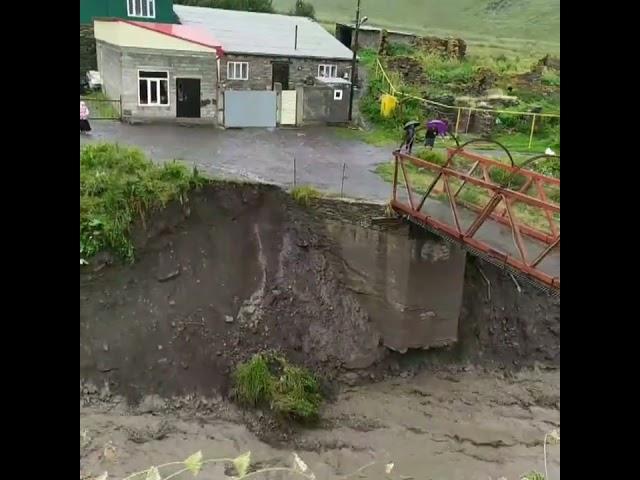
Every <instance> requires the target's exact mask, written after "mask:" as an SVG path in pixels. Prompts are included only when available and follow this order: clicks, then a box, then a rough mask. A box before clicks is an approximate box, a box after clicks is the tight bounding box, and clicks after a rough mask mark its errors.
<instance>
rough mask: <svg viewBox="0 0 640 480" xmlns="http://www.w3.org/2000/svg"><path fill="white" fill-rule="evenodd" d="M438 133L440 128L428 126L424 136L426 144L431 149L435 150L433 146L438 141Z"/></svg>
mask: <svg viewBox="0 0 640 480" xmlns="http://www.w3.org/2000/svg"><path fill="white" fill-rule="evenodd" d="M437 135H438V130H436V129H435V128H434V127H428V128H427V133H426V134H425V136H424V146H425V147H427V148H428V149H429V150H433V146H434V145H435V143H436V136H437Z"/></svg>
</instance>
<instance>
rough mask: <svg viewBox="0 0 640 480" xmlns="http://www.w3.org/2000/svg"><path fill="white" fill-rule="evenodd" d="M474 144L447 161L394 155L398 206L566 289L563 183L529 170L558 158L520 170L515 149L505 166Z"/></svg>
mask: <svg viewBox="0 0 640 480" xmlns="http://www.w3.org/2000/svg"><path fill="white" fill-rule="evenodd" d="M472 142H473V141H472ZM468 143H471V142H468ZM467 145H468V144H465V145H462V146H460V147H457V148H450V149H448V151H447V157H446V161H445V162H444V164H438V163H435V162H434V161H430V160H423V159H421V158H418V157H416V156H412V155H408V154H406V153H403V152H401V151H396V152H394V157H395V168H394V177H393V197H392V201H391V206H392V208H393V209H394V210H395V211H396V212H397V213H399V214H401V215H404V216H407V217H409V218H410V219H411V220H414V221H417V222H418V223H420V224H422V225H425V226H427V227H428V228H430V229H432V230H435V231H436V232H437V233H440V234H444V235H445V236H448V237H451V238H453V239H455V240H457V241H458V242H460V243H462V244H463V245H465V246H466V247H468V248H469V249H472V250H474V251H476V252H478V253H479V254H481V255H482V256H484V257H487V258H488V259H489V260H490V261H492V262H493V263H496V264H499V265H504V266H506V267H509V268H510V269H511V270H514V271H516V272H517V273H521V274H524V275H525V276H527V277H529V278H531V279H533V280H535V281H537V282H541V283H542V284H544V285H545V286H547V287H551V288H553V289H557V290H559V288H560V272H559V261H558V258H559V255H557V254H559V249H560V179H559V178H555V177H552V176H548V175H543V174H541V173H538V172H536V171H533V170H530V169H528V168H527V167H530V166H532V165H534V164H535V163H536V162H541V161H542V162H543V161H547V160H548V159H549V158H550V157H552V156H548V155H541V156H537V157H533V158H531V159H529V160H527V161H526V162H524V164H522V165H515V164H514V163H513V161H512V159H511V157H510V155H508V152H507V155H508V158H509V161H508V162H507V163H502V162H499V161H497V160H494V159H492V158H489V157H486V156H484V155H480V154H478V153H476V152H473V151H470V150H467V149H465V148H464V147H465V146H467ZM505 151H506V150H505ZM558 160H559V159H558ZM425 179H427V180H425ZM414 183H415V184H416V185H420V186H419V187H417V188H416V187H415V186H414ZM403 187H404V188H403ZM447 205H448V208H447ZM491 224H492V225H491Z"/></svg>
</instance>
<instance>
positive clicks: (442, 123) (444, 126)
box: [427, 120, 449, 137]
mask: <svg viewBox="0 0 640 480" xmlns="http://www.w3.org/2000/svg"><path fill="white" fill-rule="evenodd" d="M427 128H432V129H433V130H435V131H436V132H438V135H440V136H443V137H444V136H445V135H446V134H447V132H448V131H449V124H448V123H447V122H446V120H431V121H429V122H427Z"/></svg>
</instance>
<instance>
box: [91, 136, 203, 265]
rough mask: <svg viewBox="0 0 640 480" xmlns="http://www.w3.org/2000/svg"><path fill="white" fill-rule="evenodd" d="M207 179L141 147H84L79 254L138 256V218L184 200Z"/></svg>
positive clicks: (129, 257) (126, 257)
mask: <svg viewBox="0 0 640 480" xmlns="http://www.w3.org/2000/svg"><path fill="white" fill-rule="evenodd" d="M203 182H204V179H202V177H200V176H199V175H198V172H197V171H196V170H195V169H194V171H193V172H190V171H189V170H188V169H187V168H186V167H185V166H184V165H181V164H178V163H175V162H172V163H167V164H164V165H163V166H158V165H155V164H154V163H153V162H152V161H151V160H149V159H148V158H146V156H145V155H144V154H143V153H142V152H141V151H140V150H138V149H135V148H125V147H120V146H119V145H114V144H93V145H86V146H84V147H82V149H81V150H80V257H81V258H85V259H86V258H89V257H91V256H93V255H95V254H96V253H98V252H100V251H103V250H110V251H113V252H115V253H116V254H118V255H119V256H121V257H122V258H123V259H126V260H133V253H134V248H133V244H132V243H131V240H130V238H129V230H130V227H131V224H132V223H133V221H134V219H135V218H137V217H144V215H145V214H146V213H147V212H148V211H151V210H154V209H157V208H160V207H162V206H164V205H166V204H167V203H168V202H169V201H171V200H174V199H177V198H180V197H181V196H182V195H183V194H185V193H186V192H187V191H189V190H190V189H192V188H194V187H196V186H198V185H200V184H202V183H203Z"/></svg>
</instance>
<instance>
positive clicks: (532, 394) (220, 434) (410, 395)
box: [80, 367, 560, 480]
mask: <svg viewBox="0 0 640 480" xmlns="http://www.w3.org/2000/svg"><path fill="white" fill-rule="evenodd" d="M559 379H560V371H559V369H554V370H538V369H529V370H526V371H522V372H520V373H517V374H505V373H501V372H488V371H485V370H483V369H478V368H474V367H466V368H459V367H458V368H455V369H452V368H448V369H445V370H439V371H433V370H429V371H423V372H421V373H418V374H417V375H415V376H410V377H409V376H408V377H407V378H397V379H393V380H387V381H383V382H380V383H376V384H371V385H367V386H361V387H345V388H343V389H342V391H341V392H340V394H339V395H338V397H337V398H336V399H335V401H333V402H331V403H330V404H328V405H326V407H325V409H324V412H323V421H322V424H321V425H320V426H318V427H316V428H313V429H305V430H301V431H298V432H296V433H294V434H292V435H291V436H290V438H287V439H284V441H280V442H278V443H277V444H275V445H274V444H268V443H265V442H263V441H261V440H259V438H258V436H256V435H255V434H254V433H252V432H251V431H250V429H248V428H247V427H246V426H245V425H247V424H248V425H250V424H251V421H250V420H249V421H248V419H247V417H246V415H247V414H245V413H243V412H241V411H239V410H237V409H236V407H234V406H233V405H231V404H229V403H227V402H226V401H224V400H222V399H221V398H217V399H216V398H214V399H202V398H195V397H186V398H175V399H172V400H162V399H160V398H159V397H147V398H145V399H144V400H143V401H142V403H141V404H140V405H139V406H137V407H135V408H133V407H128V406H127V403H126V402H125V401H124V400H122V399H121V398H119V397H117V396H113V395H111V394H110V392H109V391H108V389H106V388H102V389H100V388H94V387H91V386H87V385H84V386H83V387H81V389H82V388H84V395H81V408H80V478H81V479H89V478H94V477H95V476H97V475H99V474H102V473H103V472H105V471H107V472H109V478H123V477H126V475H128V474H131V473H133V472H136V471H139V470H143V469H145V468H148V467H149V466H152V465H158V464H163V463H167V462H172V461H179V460H182V459H185V458H187V457H188V456H189V455H191V454H193V453H194V452H197V451H202V453H203V457H204V458H205V459H211V458H222V457H235V456H237V455H239V454H240V453H243V452H245V451H251V454H252V461H253V463H254V465H257V467H259V468H264V467H270V466H289V465H291V464H292V458H293V452H296V453H297V454H298V455H299V456H300V457H301V458H302V459H303V460H304V461H305V462H306V463H307V464H308V466H309V468H310V469H311V470H312V471H313V472H314V473H315V475H316V478H317V479H319V480H321V479H327V480H329V479H336V478H343V477H344V476H347V475H349V474H351V473H353V472H355V471H357V470H358V469H359V468H361V467H364V466H367V465H370V466H369V467H368V468H366V469H364V470H362V471H361V472H360V473H358V474H357V475H354V476H353V477H352V478H365V479H370V480H382V479H389V478H397V479H404V480H408V479H411V478H413V479H416V480H422V479H424V480H428V479H433V480H436V479H437V480H441V479H451V480H455V479H460V480H462V479H464V480H476V479H477V480H488V479H494V480H495V479H500V478H504V479H508V480H517V479H520V478H521V477H522V476H523V475H524V474H526V473H529V472H530V471H532V470H536V471H539V472H544V469H545V465H544V455H543V440H544V437H545V434H546V433H548V432H551V431H552V430H554V429H559V427H560V391H559V384H560V382H559ZM270 443H271V442H270ZM390 462H393V464H394V469H393V471H392V475H391V476H387V475H386V473H385V466H386V465H387V464H388V463H390ZM547 469H548V474H549V478H550V479H554V480H555V479H558V478H560V446H559V445H550V446H547ZM172 471H173V470H171V468H169V469H168V470H166V471H165V472H166V473H167V474H169V473H171V472H172ZM232 475H233V471H230V470H229V469H228V468H227V469H225V466H224V465H217V464H211V465H209V466H207V467H206V468H205V469H203V471H202V472H201V474H200V476H199V478H202V479H210V480H213V479H222V480H224V479H225V478H230V477H231V476H232ZM141 478H144V477H141ZM178 478H183V477H178ZM184 478H190V475H189V476H186V475H185V476H184ZM254 478H268V479H285V478H293V477H291V476H287V474H285V473H269V474H261V475H256V476H255V477H254Z"/></svg>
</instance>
